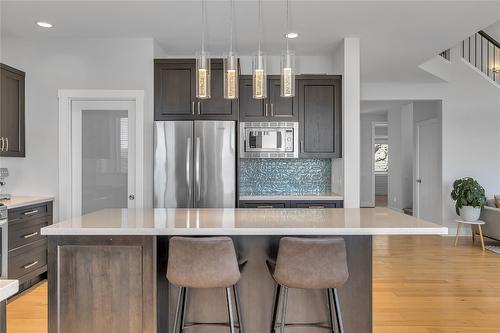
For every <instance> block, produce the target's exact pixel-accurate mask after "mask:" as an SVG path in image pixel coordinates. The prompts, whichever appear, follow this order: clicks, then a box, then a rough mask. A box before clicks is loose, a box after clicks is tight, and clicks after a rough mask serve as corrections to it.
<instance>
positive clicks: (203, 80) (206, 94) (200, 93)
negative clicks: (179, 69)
mask: <svg viewBox="0 0 500 333" xmlns="http://www.w3.org/2000/svg"><path fill="white" fill-rule="evenodd" d="M201 21H202V32H201V51H200V52H199V53H198V54H197V55H196V98H199V99H209V98H210V76H211V75H210V55H209V53H208V52H207V51H206V50H205V34H206V30H207V27H206V25H207V22H206V8H205V0H201Z"/></svg>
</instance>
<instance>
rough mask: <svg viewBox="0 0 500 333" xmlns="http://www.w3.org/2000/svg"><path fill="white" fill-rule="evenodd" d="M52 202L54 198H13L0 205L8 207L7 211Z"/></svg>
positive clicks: (3, 201)
mask: <svg viewBox="0 0 500 333" xmlns="http://www.w3.org/2000/svg"><path fill="white" fill-rule="evenodd" d="M52 200H54V197H49V196H13V197H12V198H11V199H10V200H1V201H0V203H3V204H4V205H5V206H7V209H13V208H19V207H23V206H29V205H35V204H38V203H42V202H47V201H52Z"/></svg>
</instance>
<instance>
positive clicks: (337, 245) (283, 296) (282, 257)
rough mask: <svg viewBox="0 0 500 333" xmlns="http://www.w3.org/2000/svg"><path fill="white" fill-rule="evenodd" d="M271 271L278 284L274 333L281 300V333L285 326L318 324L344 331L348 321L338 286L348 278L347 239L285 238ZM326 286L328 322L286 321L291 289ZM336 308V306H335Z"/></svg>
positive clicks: (330, 329)
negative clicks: (344, 316) (342, 307)
mask: <svg viewBox="0 0 500 333" xmlns="http://www.w3.org/2000/svg"><path fill="white" fill-rule="evenodd" d="M268 267H269V269H270V272H271V274H272V276H273V278H274V280H275V281H276V283H277V288H276V295H275V299H274V304H273V317H272V318H273V319H272V326H271V332H272V333H274V332H275V330H276V328H277V325H276V319H277V318H276V317H277V313H278V307H279V303H280V301H281V303H282V304H281V323H280V324H279V327H280V332H281V333H284V332H285V327H289V326H291V327H297V326H302V327H318V328H324V329H328V330H329V331H331V332H332V333H333V332H335V323H336V324H337V327H338V328H339V332H340V333H344V324H343V322H342V314H341V311H340V303H339V296H338V292H337V288H339V287H341V286H342V285H343V284H344V283H345V282H346V281H347V279H348V277H349V272H348V268H347V254H346V248H345V242H344V239H343V238H292V237H283V238H281V240H280V243H279V248H278V258H277V260H276V263H275V264H274V263H272V262H270V261H268ZM289 288H298V289H326V290H327V297H328V308H329V325H328V323H293V324H291V323H290V324H287V323H286V310H287V303H288V289H289ZM334 308H335V309H334Z"/></svg>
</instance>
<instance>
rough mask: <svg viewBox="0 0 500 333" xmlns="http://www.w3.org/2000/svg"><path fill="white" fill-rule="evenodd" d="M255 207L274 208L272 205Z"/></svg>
mask: <svg viewBox="0 0 500 333" xmlns="http://www.w3.org/2000/svg"><path fill="white" fill-rule="evenodd" d="M257 208H274V207H273V206H257Z"/></svg>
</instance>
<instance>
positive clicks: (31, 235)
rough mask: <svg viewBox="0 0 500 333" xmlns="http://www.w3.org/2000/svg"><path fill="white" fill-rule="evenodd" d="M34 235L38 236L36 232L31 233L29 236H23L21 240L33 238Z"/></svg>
mask: <svg viewBox="0 0 500 333" xmlns="http://www.w3.org/2000/svg"><path fill="white" fill-rule="evenodd" d="M36 235H38V231H35V232H32V233H31V234H27V235H24V236H23V238H24V239H27V238H31V237H35V236H36Z"/></svg>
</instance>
